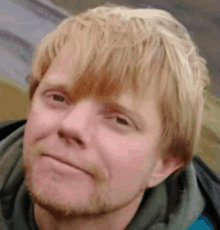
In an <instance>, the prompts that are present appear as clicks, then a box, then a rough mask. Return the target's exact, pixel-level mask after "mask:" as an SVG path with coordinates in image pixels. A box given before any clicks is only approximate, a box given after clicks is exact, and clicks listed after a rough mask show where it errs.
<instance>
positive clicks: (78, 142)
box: [74, 138, 83, 145]
mask: <svg viewBox="0 0 220 230" xmlns="http://www.w3.org/2000/svg"><path fill="white" fill-rule="evenodd" d="M74 140H75V141H76V142H77V144H80V145H83V142H82V141H81V140H80V139H78V138H74Z"/></svg>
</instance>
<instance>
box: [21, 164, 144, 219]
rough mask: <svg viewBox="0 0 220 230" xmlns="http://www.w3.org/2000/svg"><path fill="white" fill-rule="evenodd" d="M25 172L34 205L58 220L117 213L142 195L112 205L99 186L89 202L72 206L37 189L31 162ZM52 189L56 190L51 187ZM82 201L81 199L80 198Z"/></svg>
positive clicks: (24, 165)
mask: <svg viewBox="0 0 220 230" xmlns="http://www.w3.org/2000/svg"><path fill="white" fill-rule="evenodd" d="M22 167H23V171H24V175H25V179H26V188H27V191H28V192H29V194H30V196H31V198H32V200H33V202H34V203H36V204H38V205H39V206H40V207H41V208H43V209H44V210H46V211H48V212H49V213H50V214H51V215H52V216H54V217H55V218H56V219H60V220H61V219H65V220H71V219H74V218H86V219H88V218H96V217H100V216H102V215H106V214H109V213H112V212H116V211H118V210H120V209H122V208H124V207H126V206H127V205H129V204H130V203H131V202H132V201H134V200H135V199H136V198H137V197H138V196H139V195H140V193H135V194H133V196H132V197H130V199H129V200H127V201H124V202H123V203H117V204H111V202H110V199H109V197H108V191H109V190H108V191H107V189H106V187H104V186H101V185H100V186H97V187H96V189H95V190H94V192H93V193H92V194H91V196H90V198H89V200H87V201H86V202H84V203H82V202H81V203H78V204H71V203H70V202H69V203H64V202H62V201H60V199H58V198H56V197H51V196H50V197H49V196H47V195H46V194H44V192H42V190H41V188H36V186H34V184H33V183H34V182H33V180H32V174H33V170H32V167H31V164H30V162H28V161H24V162H23V166H22ZM51 189H54V188H53V187H51ZM79 200H80V198H79Z"/></svg>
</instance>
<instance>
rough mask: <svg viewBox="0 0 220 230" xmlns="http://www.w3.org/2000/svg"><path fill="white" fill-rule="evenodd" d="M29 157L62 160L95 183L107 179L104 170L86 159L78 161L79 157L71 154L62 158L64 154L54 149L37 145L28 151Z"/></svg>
mask: <svg viewBox="0 0 220 230" xmlns="http://www.w3.org/2000/svg"><path fill="white" fill-rule="evenodd" d="M30 156H31V157H33V158H35V157H42V156H50V157H53V158H55V159H56V158H57V159H60V158H62V159H64V160H65V161H67V162H68V163H69V164H70V165H72V166H73V167H76V168H79V169H81V170H83V171H85V172H87V173H88V174H90V175H91V176H92V177H93V179H94V180H95V181H97V182H103V181H106V180H107V179H108V175H107V173H105V172H104V170H102V169H100V168H99V167H98V166H97V165H96V164H94V162H89V161H87V160H86V159H79V157H78V156H77V155H76V154H74V153H72V152H70V153H68V154H67V155H66V156H64V154H59V153H57V151H56V148H55V147H54V148H53V149H52V150H51V148H48V147H46V146H45V145H43V144H41V143H38V144H36V145H35V146H34V147H32V148H31V149H30Z"/></svg>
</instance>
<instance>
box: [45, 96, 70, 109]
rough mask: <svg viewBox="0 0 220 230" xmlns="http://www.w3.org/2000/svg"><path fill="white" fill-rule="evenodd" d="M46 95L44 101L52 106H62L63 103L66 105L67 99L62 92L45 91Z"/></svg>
mask: <svg viewBox="0 0 220 230" xmlns="http://www.w3.org/2000/svg"><path fill="white" fill-rule="evenodd" d="M45 96H46V99H47V100H46V101H47V103H48V104H50V105H52V106H53V107H54V106H64V105H68V104H69V101H68V99H67V98H66V96H65V95H63V94H62V93H59V92H46V93H45Z"/></svg>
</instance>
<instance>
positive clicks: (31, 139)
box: [23, 47, 181, 230]
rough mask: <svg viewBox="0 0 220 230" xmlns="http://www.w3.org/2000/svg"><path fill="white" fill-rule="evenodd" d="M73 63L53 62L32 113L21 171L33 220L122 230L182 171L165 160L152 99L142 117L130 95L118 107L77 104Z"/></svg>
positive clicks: (64, 54) (64, 55) (91, 101)
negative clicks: (147, 197)
mask: <svg viewBox="0 0 220 230" xmlns="http://www.w3.org/2000/svg"><path fill="white" fill-rule="evenodd" d="M72 56H73V55H72V52H70V51H69V49H68V48H67V47H66V48H64V49H63V50H62V51H61V53H60V55H59V56H58V57H57V58H56V59H55V60H54V62H53V64H52V65H51V67H50V68H49V70H48V71H47V73H46V74H45V76H44V78H43V79H42V81H41V83H40V85H39V86H38V88H37V90H36V92H35V94H34V97H33V101H32V102H31V107H30V111H29V114H28V119H27V124H26V130H25V137H24V151H23V152H24V164H23V168H24V172H25V177H26V182H27V188H28V191H29V192H30V194H31V196H32V199H33V201H34V215H35V220H36V223H37V225H38V227H39V229H41V230H43V229H47V230H48V229H49V230H50V229H65V230H66V229H75V230H77V229H80V230H84V229H114V230H115V229H124V228H125V227H126V226H127V224H128V223H129V222H130V220H131V219H132V217H133V216H134V214H135V212H136V211H137V209H138V206H139V204H140V202H141V199H142V197H143V194H144V191H145V190H146V189H147V188H149V187H152V186H155V185H157V184H158V183H160V182H161V181H163V180H164V179H165V178H166V177H167V176H169V175H170V174H171V173H172V172H173V171H175V170H176V169H177V168H178V167H180V166H181V165H180V164H179V163H177V161H176V160H175V159H166V160H164V159H162V158H161V157H160V156H159V153H158V151H159V140H160V135H161V130H162V125H161V119H160V116H159V112H158V111H157V108H156V103H155V101H154V100H153V98H152V97H148V99H147V100H146V101H145V102H143V103H142V104H141V106H140V108H139V109H138V110H134V106H133V102H134V100H133V98H132V96H131V94H124V95H121V96H120V97H119V98H118V100H117V101H116V102H114V104H112V103H110V102H107V101H105V103H104V102H103V101H100V100H98V99H95V98H91V97H87V98H84V99H82V100H79V101H77V102H75V101H74V98H71V94H70V93H68V92H70V91H69V89H70V88H69V86H70V85H71V67H70V60H72V59H71V58H72ZM63 89H65V91H64V90H63ZM116 105H121V106H122V107H123V108H124V109H126V112H125V111H123V112H121V111H118V110H115V109H114V108H115V106H116ZM128 110H129V111H133V112H134V113H135V114H133V115H132V118H131V117H130V114H129V113H128ZM128 114H129V115H128ZM54 157H56V158H61V159H62V160H65V161H68V163H73V164H74V167H73V166H67V165H66V164H63V163H61V162H60V161H58V160H55V159H54ZM78 168H80V169H78Z"/></svg>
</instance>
